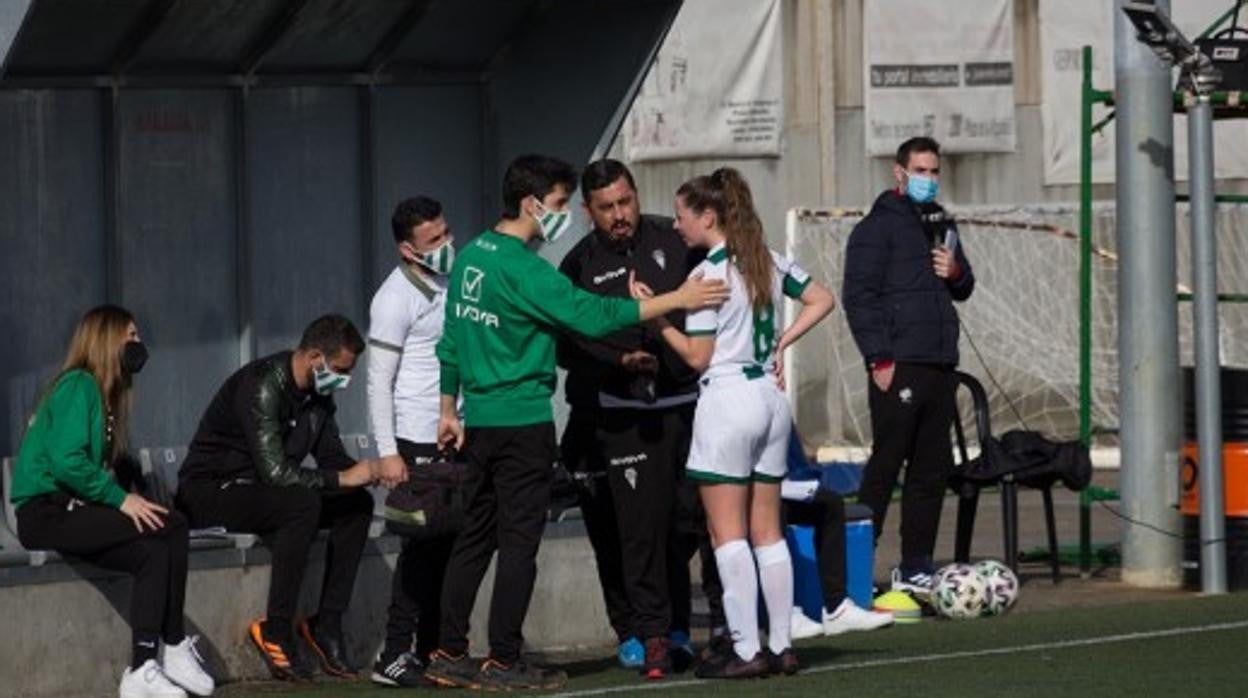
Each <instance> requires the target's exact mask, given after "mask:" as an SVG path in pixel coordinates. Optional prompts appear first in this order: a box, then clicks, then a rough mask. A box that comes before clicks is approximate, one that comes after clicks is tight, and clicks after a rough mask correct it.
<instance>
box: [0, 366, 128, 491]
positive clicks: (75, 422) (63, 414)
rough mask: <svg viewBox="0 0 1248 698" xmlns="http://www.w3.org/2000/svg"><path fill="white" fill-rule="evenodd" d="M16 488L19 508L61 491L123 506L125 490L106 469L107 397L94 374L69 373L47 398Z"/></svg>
mask: <svg viewBox="0 0 1248 698" xmlns="http://www.w3.org/2000/svg"><path fill="white" fill-rule="evenodd" d="M11 489H12V491H11V492H9V500H10V501H11V502H13V505H14V506H15V507H18V506H21V505H22V504H23V503H25V502H26V501H27V500H29V499H31V498H34V497H38V496H39V495H44V494H53V493H56V492H64V493H66V494H69V495H72V496H74V497H79V498H81V499H85V500H89V501H92V502H99V503H101V504H108V505H109V506H114V507H119V506H121V501H122V500H123V499H125V498H126V491H125V490H123V489H122V488H121V485H119V484H117V480H116V478H114V477H113V474H112V473H111V472H109V471H108V469H106V468H105V467H104V401H103V399H102V397H101V395H100V388H99V385H98V384H97V383H96V382H95V377H94V376H92V375H91V374H90V373H89V372H87V371H84V370H81V369H77V370H73V371H69V372H67V373H65V375H63V376H61V377H60V378H59V379H57V381H56V384H55V385H54V386H53V387H52V391H51V392H50V393H48V395H47V397H45V398H44V399H43V402H42V403H41V404H40V405H39V407H38V409H37V410H36V412H35V416H34V419H33V420H32V421H31V423H30V427H29V428H28V429H27V430H26V436H25V437H24V438H23V439H22V446H21V448H20V449H19V450H18V453H17V463H16V464H15V467H14V469H13V485H12V488H11Z"/></svg>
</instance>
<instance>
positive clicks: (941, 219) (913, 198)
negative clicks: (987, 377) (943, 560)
mask: <svg viewBox="0 0 1248 698" xmlns="http://www.w3.org/2000/svg"><path fill="white" fill-rule="evenodd" d="M893 176H894V178H895V179H896V180H897V188H896V189H889V190H887V191H885V192H883V193H882V194H880V196H879V197H878V198H877V199H876V200H875V204H874V205H873V206H872V207H871V212H870V213H868V214H867V217H866V218H864V219H863V220H862V221H861V222H860V223H859V224H858V225H857V226H856V227H855V228H854V231H853V233H852V234H850V237H849V244H848V247H847V248H846V251H845V281H844V288H843V289H842V293H841V296H842V298H843V301H844V303H845V316H846V318H847V319H848V321H849V327H850V330H851V331H852V332H853V334H854V341H855V342H857V344H858V350H859V351H860V352H862V357H863V359H864V360H865V361H866V369H867V370H868V371H869V372H870V374H871V380H870V381H869V385H868V388H867V389H868V390H869V391H870V395H869V404H870V408H871V436H872V447H871V458H870V460H869V461H867V467H866V470H865V471H864V472H863V478H862V485H861V487H860V489H859V492H858V498H859V501H861V502H862V503H863V504H866V505H867V506H869V507H871V509H872V511H873V512H874V514H875V521H874V523H875V535H876V537H877V538H878V537H879V535H880V532H881V531H882V530H883V524H884V515H885V513H886V512H887V510H888V503H889V500H890V499H891V497H892V492H893V487H895V486H896V484H897V478H898V475H899V474H900V472H901V468H902V465H903V464H904V465H905V466H906V480H905V484H904V486H903V488H902V499H901V564H900V566H899V567H898V568H897V569H894V570H893V588H894V589H898V590H903V591H910V592H913V593H917V594H919V595H925V594H926V593H927V591H928V589H929V587H930V585H931V575H932V550H933V548H934V547H935V544H936V530H937V527H938V525H939V524H940V509H941V501H942V499H943V498H944V490H945V482H946V479H947V477H948V475H949V472H950V470H951V469H952V467H953V456H952V445H951V443H950V440H949V430H950V428H951V427H952V423H953V419H954V416H955V414H956V405H955V402H954V391H955V389H956V387H957V379H956V378H955V376H954V368H955V367H956V366H957V364H958V314H957V311H956V310H954V307H953V302H954V301H964V300H966V299H967V298H969V297H970V295H971V291H972V290H973V289H974V288H975V277H974V275H973V274H972V272H971V264H970V262H969V261H967V258H966V255H965V253H964V252H963V249H962V245H961V243H960V242H959V240H958V233H957V227H956V226H955V225H954V223H953V220H952V218H951V217H947V216H946V214H945V211H944V209H943V208H941V207H940V205H938V204H936V203H935V198H936V193H937V188H938V184H937V183H938V181H939V177H940V145H939V144H937V143H936V141H934V140H932V139H931V138H925V137H918V138H911V139H910V140H908V141H906V142H905V143H902V144H901V147H899V148H898V149H897V161H896V164H895V165H894V166H893Z"/></svg>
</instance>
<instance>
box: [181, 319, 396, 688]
mask: <svg viewBox="0 0 1248 698" xmlns="http://www.w3.org/2000/svg"><path fill="white" fill-rule="evenodd" d="M362 351H364V340H363V338H361V337H360V333H359V331H358V330H357V329H355V327H354V326H353V325H352V324H351V322H350V321H349V320H347V319H346V318H344V317H342V316H340V315H326V316H324V317H322V318H319V319H317V320H316V321H314V322H313V323H312V324H311V325H308V328H307V329H306V330H304V333H303V339H302V340H300V342H299V348H298V349H296V350H294V351H283V352H279V353H277V354H274V355H272V356H267V357H265V358H263V359H259V360H257V361H253V362H252V363H250V364H248V365H246V366H244V367H242V368H241V369H239V370H238V371H237V372H236V373H235V374H234V375H232V376H230V377H229V379H227V380H226V382H225V384H224V385H223V386H222V387H221V389H220V390H218V391H217V394H216V396H215V397H214V398H213V399H212V403H211V404H209V405H208V409H207V410H206V411H205V412H204V416H203V418H202V419H201V420H200V422H199V429H198V430H197V432H196V434H195V438H194V440H193V441H192V442H191V446H190V449H189V451H188V453H187V456H186V461H185V462H184V463H183V464H182V469H181V471H180V472H179V487H178V496H177V505H178V508H179V509H181V510H182V511H184V512H186V515H187V516H188V518H189V519H190V520H191V525H192V526H193V527H195V528H207V527H211V526H224V527H225V528H226V529H227V530H228V531H231V532H238V533H256V534H259V535H261V536H262V537H263V538H264V540H265V543H266V544H267V545H268V547H269V549H270V550H271V551H272V555H273V569H272V577H271V579H270V581H269V598H268V611H267V614H268V615H267V617H266V618H264V619H263V620H256V621H255V622H253V623H252V624H251V627H250V628H249V632H248V634H249V636H250V638H251V641H252V642H253V643H254V644H255V646H256V648H257V649H258V650H259V651H260V656H261V657H262V658H263V659H264V662H265V664H266V665H267V666H268V668H269V671H270V672H272V674H273V676H274V677H275V678H278V679H283V680H299V679H306V678H310V677H311V673H312V671H311V668H310V667H308V666H306V665H305V663H304V662H302V661H301V660H300V658H299V654H298V652H297V651H296V647H295V643H294V632H293V628H292V622H293V620H294V612H295V603H296V601H297V600H298V597H299V587H300V585H301V583H302V582H303V571H304V567H305V566H306V564H307V559H308V548H309V547H310V546H311V545H312V540H313V538H315V537H316V532H317V530H318V529H320V528H328V529H329V541H328V544H327V546H326V551H325V583H324V586H323V587H322V591H321V602H320V609H319V611H318V613H317V615H316V616H315V617H314V618H311V619H308V620H304V621H302V622H300V623H299V633H300V635H302V636H303V638H304V640H306V641H307V643H308V644H309V645H310V647H311V648H312V650H313V653H314V654H315V656H316V658H317V659H318V660H319V662H320V664H321V667H322V668H323V669H324V671H325V673H327V674H331V675H334V676H351V675H354V674H355V669H354V668H352V665H351V664H350V662H349V661H348V660H347V658H346V656H345V654H344V648H345V646H346V645H345V643H344V641H343V639H342V614H343V612H344V611H345V610H346V608H347V602H348V601H349V600H350V598H351V588H352V587H353V586H354V584H355V574H356V570H357V568H358V567H359V563H360V557H361V555H362V554H363V552H364V544H365V542H367V540H368V525H369V523H370V522H371V521H372V516H373V499H372V497H371V496H370V495H369V494H368V492H366V491H364V490H363V489H361V488H362V487H363V486H365V485H367V484H369V483H370V482H372V481H373V480H374V479H376V477H377V466H376V463H375V462H374V461H360V462H358V463H357V462H355V460H354V459H353V458H351V457H350V456H348V455H347V452H346V450H345V449H344V448H343V445H342V439H341V438H340V437H339V434H338V425H337V423H336V422H335V421H334V411H335V406H334V399H333V397H332V395H333V393H334V392H335V391H337V390H342V389H344V388H346V387H347V383H348V382H349V379H350V375H349V374H350V373H351V369H352V368H354V367H355V361H356V357H358V356H359V354H360V352H362ZM308 455H311V456H312V457H313V458H314V459H315V460H316V465H317V468H316V469H312V468H303V467H301V465H302V463H303V460H304V459H305V458H306V457H307V456H308Z"/></svg>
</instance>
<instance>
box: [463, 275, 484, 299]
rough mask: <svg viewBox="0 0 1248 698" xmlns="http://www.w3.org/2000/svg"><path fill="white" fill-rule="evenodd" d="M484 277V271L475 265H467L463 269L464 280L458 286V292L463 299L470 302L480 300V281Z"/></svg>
mask: <svg viewBox="0 0 1248 698" xmlns="http://www.w3.org/2000/svg"><path fill="white" fill-rule="evenodd" d="M484 278H485V272H483V271H481V270H480V269H478V268H476V267H471V266H470V267H467V268H465V269H464V281H463V285H462V287H461V288H460V292H461V294H462V295H463V297H464V300H466V301H469V302H472V303H480V302H481V281H482V280H483V279H484Z"/></svg>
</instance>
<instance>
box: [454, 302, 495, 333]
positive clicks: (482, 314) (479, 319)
mask: <svg viewBox="0 0 1248 698" xmlns="http://www.w3.org/2000/svg"><path fill="white" fill-rule="evenodd" d="M455 317H457V318H462V319H464V320H468V321H469V322H475V323H477V324H478V325H485V326H486V327H498V316H497V315H495V314H494V313H491V312H487V311H485V310H482V309H480V308H478V307H477V306H475V305H468V304H467V303H456V304H455Z"/></svg>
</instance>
